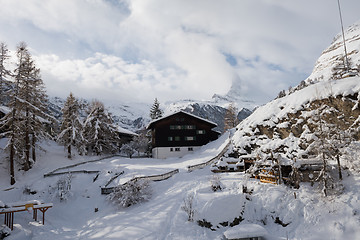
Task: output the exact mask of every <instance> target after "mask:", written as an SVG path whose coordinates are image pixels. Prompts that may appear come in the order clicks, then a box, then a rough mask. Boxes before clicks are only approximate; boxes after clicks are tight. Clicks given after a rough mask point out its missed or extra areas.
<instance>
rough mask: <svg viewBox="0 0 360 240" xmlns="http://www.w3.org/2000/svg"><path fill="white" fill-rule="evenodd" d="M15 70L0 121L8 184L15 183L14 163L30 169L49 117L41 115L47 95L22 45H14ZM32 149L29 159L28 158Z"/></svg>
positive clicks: (36, 69)
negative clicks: (5, 137)
mask: <svg viewBox="0 0 360 240" xmlns="http://www.w3.org/2000/svg"><path fill="white" fill-rule="evenodd" d="M16 53H17V58H18V61H17V63H16V69H15V72H14V74H13V76H14V79H13V80H14V81H13V82H12V83H11V85H12V89H11V91H8V93H9V99H10V102H9V104H8V107H9V108H10V110H11V111H10V112H9V113H8V114H7V115H6V116H5V117H4V118H3V119H2V120H1V122H0V125H1V128H2V129H3V130H4V129H6V131H5V132H4V133H3V134H2V135H4V136H7V137H8V144H7V146H6V149H8V150H9V152H10V153H9V163H10V164H9V166H10V179H11V180H10V183H11V184H14V183H15V178H14V161H15V159H17V160H19V161H20V164H21V165H23V168H24V170H29V169H30V168H31V165H32V162H33V161H35V159H36V152H35V145H36V142H37V141H38V139H39V138H41V137H44V136H46V135H47V134H46V132H45V130H44V123H45V122H46V120H45V119H46V118H48V117H50V116H49V115H47V114H46V113H45V109H46V100H47V96H46V93H45V90H44V89H45V88H44V84H43V82H42V80H41V77H40V70H39V69H38V68H36V66H35V63H34V61H33V60H32V58H31V55H30V53H29V51H28V49H27V46H26V44H25V43H20V44H19V45H18V46H17V52H16ZM31 148H32V151H33V152H32V159H31V158H30V153H31Z"/></svg>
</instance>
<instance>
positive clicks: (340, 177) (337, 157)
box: [336, 154, 342, 180]
mask: <svg viewBox="0 0 360 240" xmlns="http://www.w3.org/2000/svg"><path fill="white" fill-rule="evenodd" d="M336 161H337V165H338V170H339V179H340V180H342V173H341V165H340V157H339V154H337V155H336Z"/></svg>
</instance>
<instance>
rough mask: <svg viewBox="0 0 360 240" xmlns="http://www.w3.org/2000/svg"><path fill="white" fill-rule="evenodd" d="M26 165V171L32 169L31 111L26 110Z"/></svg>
mask: <svg viewBox="0 0 360 240" xmlns="http://www.w3.org/2000/svg"><path fill="white" fill-rule="evenodd" d="M25 111H26V112H25V118H26V121H25V163H24V170H25V171H28V170H29V169H30V136H29V135H30V133H29V125H30V124H29V110H28V109H26V110H25Z"/></svg>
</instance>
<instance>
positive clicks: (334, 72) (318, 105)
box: [233, 23, 360, 161]
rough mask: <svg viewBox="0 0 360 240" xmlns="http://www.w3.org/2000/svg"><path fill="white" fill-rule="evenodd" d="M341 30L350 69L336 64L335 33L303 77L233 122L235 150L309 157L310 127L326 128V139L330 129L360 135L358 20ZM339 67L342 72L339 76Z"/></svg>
mask: <svg viewBox="0 0 360 240" xmlns="http://www.w3.org/2000/svg"><path fill="white" fill-rule="evenodd" d="M345 36H346V44H347V45H346V47H347V50H348V53H349V62H350V66H352V69H351V71H352V74H350V75H349V74H348V75H347V74H346V72H345V70H344V69H339V68H338V67H337V66H339V65H341V63H342V56H343V53H344V48H343V45H342V39H341V36H340V35H338V36H337V37H336V38H335V39H334V41H333V43H332V44H331V46H330V47H329V48H327V49H326V50H325V51H324V52H323V53H322V54H321V56H320V57H319V59H318V61H317V62H316V64H315V68H314V71H313V73H312V74H311V75H310V76H309V78H307V79H306V81H303V82H301V83H300V84H299V85H298V86H297V87H295V88H293V89H292V90H291V91H290V92H288V93H287V94H285V96H282V97H280V98H277V99H275V100H273V101H271V102H269V103H268V104H266V105H264V106H261V107H259V108H257V109H256V111H254V113H253V114H252V115H251V116H250V117H248V118H247V119H245V120H244V121H243V122H241V123H240V124H239V125H238V127H237V128H238V131H237V132H236V133H235V135H234V137H233V141H234V143H235V146H236V148H237V150H236V151H237V152H238V153H239V154H254V155H256V154H265V155H266V154H270V153H279V154H281V155H282V157H283V159H285V160H288V161H290V160H291V159H294V158H297V159H299V158H304V157H309V156H311V155H314V154H315V153H314V147H315V144H316V141H317V140H318V137H316V134H315V133H316V132H318V131H320V130H321V131H327V134H328V136H327V140H328V141H330V140H332V139H330V138H335V137H334V135H335V134H340V135H341V136H346V137H348V138H351V139H352V141H355V142H356V141H359V140H360V134H359V129H360V117H359V115H360V105H359V103H360V94H359V92H360V77H359V73H358V71H359V67H358V66H359V65H360V54H359V49H360V23H356V24H354V25H352V26H351V27H349V28H348V29H347V30H346V32H345ZM338 71H343V72H344V74H343V77H342V78H341V77H339V76H341V75H339V74H338ZM354 73H356V74H354ZM344 151H346V150H344Z"/></svg>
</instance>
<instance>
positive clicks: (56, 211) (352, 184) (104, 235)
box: [0, 136, 360, 240]
mask: <svg viewBox="0 0 360 240" xmlns="http://www.w3.org/2000/svg"><path fill="white" fill-rule="evenodd" d="M227 138H228V136H223V137H222V138H220V139H219V140H218V141H215V142H212V143H210V144H209V145H207V146H204V147H203V148H202V149H201V150H200V151H199V152H195V153H193V154H191V155H188V156H185V157H183V158H173V159H168V160H166V161H164V160H155V159H127V158H119V157H113V158H108V159H104V160H102V161H97V162H92V163H88V164H84V165H81V167H80V166H78V167H75V168H69V170H78V169H83V170H84V169H86V170H94V169H97V170H100V171H101V173H100V175H99V178H98V179H97V180H96V181H94V180H93V179H94V175H92V174H74V175H73V176H72V181H71V191H70V193H71V194H69V195H68V197H67V200H66V201H60V200H59V197H58V196H57V195H56V194H57V187H56V186H57V181H58V180H59V179H61V178H62V176H52V177H46V178H44V177H43V174H45V173H47V172H49V171H52V170H54V169H56V168H58V167H63V166H66V165H71V164H74V163H79V162H82V161H84V160H89V159H86V158H83V157H79V156H78V157H77V159H75V160H73V161H70V160H67V159H66V158H65V157H64V156H65V153H64V151H63V149H62V147H59V146H57V145H56V144H54V143H51V142H50V143H48V144H44V145H43V146H44V148H46V150H47V152H46V153H43V155H42V156H41V157H40V158H39V160H38V162H37V163H36V164H35V166H34V168H33V169H31V170H30V171H29V172H26V173H22V172H18V173H17V180H18V181H17V183H16V185H15V186H14V188H13V189H10V190H7V189H9V187H10V186H9V185H8V184H7V180H8V175H7V173H6V171H5V169H0V180H1V181H0V201H2V202H4V203H10V202H17V201H26V200H30V199H42V200H43V201H45V202H52V203H54V207H53V208H51V209H49V210H48V211H47V213H46V222H45V225H42V224H41V223H38V222H35V221H34V220H32V215H31V214H30V213H27V212H21V213H16V214H15V224H14V231H13V232H12V233H11V235H10V236H9V237H7V238H6V239H7V240H27V239H33V240H48V239H52V240H58V239H59V240H60V239H219V240H220V239H223V238H222V236H223V233H224V232H225V231H227V230H229V229H231V227H230V225H233V224H235V223H236V221H238V222H239V221H240V224H245V223H254V224H258V225H261V226H263V227H264V228H265V229H266V231H267V232H268V233H269V235H268V238H267V239H287V238H288V239H341V238H345V237H346V238H348V239H357V237H358V236H359V234H360V229H359V228H358V226H359V222H360V217H359V212H360V199H359V193H360V186H359V180H360V179H359V177H358V176H357V177H355V176H348V177H346V178H345V180H344V185H345V186H346V188H347V191H346V192H344V193H343V194H342V195H339V196H335V197H332V198H331V199H323V197H322V196H321V195H320V194H319V193H318V192H317V191H316V189H314V188H312V187H311V186H310V185H308V184H303V185H302V186H301V188H300V189H298V190H294V189H291V188H289V187H286V186H284V185H278V186H276V185H269V184H259V182H258V180H256V179H249V178H248V177H246V176H245V175H244V174H243V173H224V174H220V176H221V180H220V181H221V182H222V184H223V186H224V189H223V190H222V191H218V192H213V191H212V190H211V188H210V180H211V178H212V173H211V172H210V167H206V168H204V169H202V170H196V171H193V172H191V173H189V172H187V170H186V166H187V165H189V164H194V163H199V162H203V161H205V160H207V159H209V158H211V157H212V156H214V155H216V154H217V153H218V152H220V151H221V149H222V148H223V147H224V146H225V144H226V141H227ZM174 168H178V169H180V172H179V173H178V174H176V175H174V176H173V177H171V178H170V179H168V180H165V181H162V182H153V183H152V184H151V187H152V189H153V196H152V198H151V199H150V200H149V201H148V202H144V203H141V204H139V205H134V206H131V207H129V208H119V207H116V206H114V205H113V204H112V203H110V202H109V201H107V200H106V197H105V196H103V195H100V188H99V186H101V185H103V183H104V182H106V180H108V179H109V178H110V177H111V174H112V173H114V172H116V171H120V170H121V171H122V170H125V175H124V176H121V177H120V181H119V182H122V181H126V179H129V178H132V177H133V176H141V175H148V174H154V173H160V172H166V171H169V170H172V169H174ZM66 176H67V175H65V177H66ZM243 185H245V186H247V187H248V189H249V190H251V191H252V193H251V194H244V193H242V186H243ZM25 189H29V190H31V192H33V191H36V193H35V194H27V193H26V191H24V190H25ZM294 193H295V194H296V198H295V197H294ZM189 195H193V196H194V208H195V210H196V214H195V221H194V222H188V221H187V215H186V213H185V212H184V211H183V210H182V209H181V207H182V206H183V204H184V202H183V201H184V199H185V198H186V197H187V196H189ZM95 208H97V209H98V211H97V212H95ZM277 219H278V221H276V220H277ZM198 221H200V223H202V225H204V223H207V224H208V225H207V226H208V227H209V228H207V227H201V226H199V224H198ZM276 222H278V223H276ZM279 222H281V223H282V224H284V225H286V227H284V226H282V225H281V224H279Z"/></svg>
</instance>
